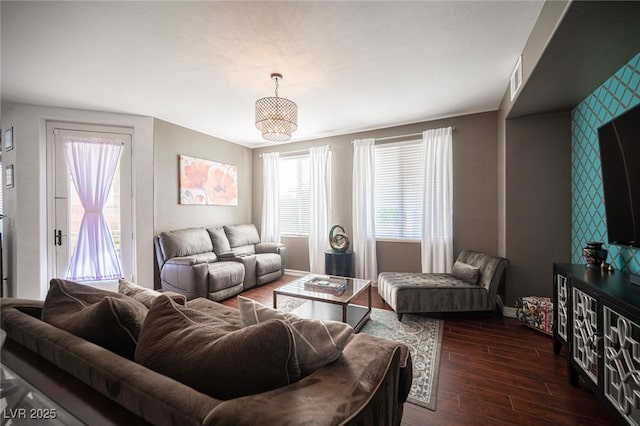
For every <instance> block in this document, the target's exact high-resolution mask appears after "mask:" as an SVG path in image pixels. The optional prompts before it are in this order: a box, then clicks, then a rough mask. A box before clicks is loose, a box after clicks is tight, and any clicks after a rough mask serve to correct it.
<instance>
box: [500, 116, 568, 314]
mask: <svg viewBox="0 0 640 426" xmlns="http://www.w3.org/2000/svg"><path fill="white" fill-rule="evenodd" d="M505 177H506V182H505V204H506V216H505V219H506V221H505V222H506V227H505V229H506V246H505V249H506V250H505V251H506V252H505V256H506V257H507V258H508V259H509V261H510V262H511V263H510V266H509V269H508V270H507V287H506V299H507V300H506V301H505V304H506V305H509V306H513V304H514V302H515V299H516V298H517V297H522V296H533V295H535V296H547V297H551V290H552V286H551V275H552V267H551V265H552V264H553V262H568V261H569V260H570V257H571V114H570V112H569V111H566V112H558V113H550V114H541V115H534V116H528V117H522V118H517V119H509V120H507V121H506V170H505Z"/></svg>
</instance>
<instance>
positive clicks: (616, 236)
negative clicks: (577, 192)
mask: <svg viewBox="0 0 640 426" xmlns="http://www.w3.org/2000/svg"><path fill="white" fill-rule="evenodd" d="M598 140H599V142H600V159H601V160H602V184H603V187H604V204H605V211H606V217H607V233H608V235H609V243H610V244H617V245H622V246H633V247H640V105H637V106H635V107H634V108H632V109H630V110H628V111H627V112H625V113H623V114H621V115H619V116H618V117H616V118H614V119H613V120H611V121H610V122H608V123H606V124H604V125H603V126H602V127H600V128H599V129H598Z"/></svg>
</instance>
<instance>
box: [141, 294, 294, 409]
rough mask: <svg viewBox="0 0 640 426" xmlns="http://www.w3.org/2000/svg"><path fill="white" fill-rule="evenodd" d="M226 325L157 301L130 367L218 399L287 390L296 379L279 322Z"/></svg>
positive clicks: (287, 336) (287, 334)
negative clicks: (134, 365) (238, 326)
mask: <svg viewBox="0 0 640 426" xmlns="http://www.w3.org/2000/svg"><path fill="white" fill-rule="evenodd" d="M228 326H229V324H228V323H226V322H224V321H220V320H219V319H216V318H215V317H213V316H211V315H207V314H206V313H203V312H200V311H197V310H195V309H191V308H187V307H184V306H179V305H177V304H176V303H174V302H173V301H172V300H171V299H169V298H168V297H166V296H164V295H161V296H158V297H157V298H156V300H154V302H153V305H151V309H149V314H148V315H147V319H146V320H145V322H144V325H143V327H142V331H141V333H140V339H139V342H138V347H137V348H136V352H135V361H136V362H138V363H139V364H142V365H144V366H145V367H147V368H150V369H152V370H154V371H157V372H158V373H160V374H164V375H165V376H168V377H171V378H173V379H175V380H177V381H179V382H182V383H184V384H186V385H187V386H190V387H192V388H194V389H196V390H198V391H200V392H202V393H206V394H208V395H210V396H212V397H214V398H218V399H231V398H237V397H241V396H245V395H252V394H256V393H260V392H266V391H269V390H272V389H276V388H279V387H282V386H286V385H288V384H291V383H293V382H295V381H296V380H298V379H299V378H300V370H299V368H298V362H297V359H296V356H295V348H294V341H293V336H292V334H291V330H290V329H289V327H288V326H287V325H286V324H285V323H284V322H283V321H267V322H264V323H262V324H259V325H256V326H253V327H247V328H242V329H236V330H234V331H229V330H228Z"/></svg>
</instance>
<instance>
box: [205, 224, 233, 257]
mask: <svg viewBox="0 0 640 426" xmlns="http://www.w3.org/2000/svg"><path fill="white" fill-rule="evenodd" d="M207 232H208V233H209V237H211V242H212V243H213V251H214V252H215V253H216V254H217V255H218V256H220V255H221V254H222V253H228V252H230V251H231V246H230V245H229V240H228V239H227V234H225V232H224V228H223V227H222V226H220V227H218V228H207Z"/></svg>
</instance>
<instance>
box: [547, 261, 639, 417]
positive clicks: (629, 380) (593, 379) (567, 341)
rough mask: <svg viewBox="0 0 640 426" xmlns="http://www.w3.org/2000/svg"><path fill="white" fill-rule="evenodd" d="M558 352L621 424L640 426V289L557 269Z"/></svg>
mask: <svg viewBox="0 0 640 426" xmlns="http://www.w3.org/2000/svg"><path fill="white" fill-rule="evenodd" d="M553 301H554V307H555V309H554V311H553V319H554V323H553V324H554V326H553V348H554V352H555V353H556V355H558V354H559V353H560V350H561V349H562V347H563V346H564V347H566V348H567V350H568V363H567V366H568V370H569V380H570V381H571V383H572V384H573V385H575V386H577V385H578V379H579V377H582V378H583V379H584V382H585V383H586V385H587V386H588V387H590V388H591V389H592V390H593V391H594V392H595V393H596V394H597V395H598V396H599V397H600V398H601V400H602V401H603V402H604V403H605V404H607V405H609V406H610V407H611V408H613V410H612V411H613V412H614V413H616V414H617V416H618V418H619V419H620V422H621V423H628V424H631V425H636V426H638V425H640V287H639V286H636V285H633V284H631V282H630V278H629V275H628V274H626V273H624V272H620V271H615V272H606V271H600V270H599V269H587V268H586V267H585V266H584V265H575V264H554V265H553Z"/></svg>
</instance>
